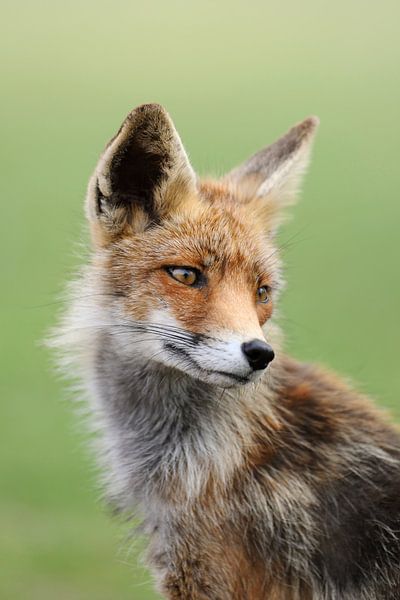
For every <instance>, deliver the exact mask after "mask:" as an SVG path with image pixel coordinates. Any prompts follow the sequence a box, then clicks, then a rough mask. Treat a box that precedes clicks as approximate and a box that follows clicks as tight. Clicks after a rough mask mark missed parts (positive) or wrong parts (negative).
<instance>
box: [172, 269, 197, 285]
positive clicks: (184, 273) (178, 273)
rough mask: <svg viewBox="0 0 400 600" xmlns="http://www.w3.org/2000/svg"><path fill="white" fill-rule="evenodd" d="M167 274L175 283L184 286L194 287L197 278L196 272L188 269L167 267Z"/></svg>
mask: <svg viewBox="0 0 400 600" xmlns="http://www.w3.org/2000/svg"><path fill="white" fill-rule="evenodd" d="M167 272H168V273H169V274H170V275H171V277H173V278H174V279H176V281H179V282H180V283H184V284H185V285H195V284H196V283H197V281H198V278H199V275H198V272H197V270H196V269H191V268H190V267H167Z"/></svg>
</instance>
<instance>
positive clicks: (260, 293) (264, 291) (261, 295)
mask: <svg viewBox="0 0 400 600" xmlns="http://www.w3.org/2000/svg"><path fill="white" fill-rule="evenodd" d="M269 291H270V290H269V287H268V286H266V285H263V286H262V287H259V288H258V290H257V302H260V303H261V304H267V302H269Z"/></svg>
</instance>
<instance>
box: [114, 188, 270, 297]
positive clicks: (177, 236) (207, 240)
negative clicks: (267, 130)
mask: <svg viewBox="0 0 400 600" xmlns="http://www.w3.org/2000/svg"><path fill="white" fill-rule="evenodd" d="M216 188H217V190H218V194H221V193H222V192H221V186H220V185H219V184H217V186H216ZM209 193H210V183H209V182H208V183H207V194H208V198H207V200H208V201H207V202H204V201H203V198H202V195H201V191H200V194H199V197H198V198H197V199H191V201H190V202H188V203H186V204H184V205H183V206H184V207H183V209H182V210H181V211H180V212H178V213H176V214H174V215H172V216H171V217H170V218H168V219H166V220H164V221H163V222H162V223H161V224H160V225H156V226H154V227H151V228H149V229H147V230H145V231H144V232H141V233H138V234H132V235H125V236H124V237H123V238H122V239H121V240H120V241H119V242H117V243H116V244H115V246H114V249H115V253H116V258H117V259H118V257H119V258H122V257H121V252H120V250H121V249H123V255H124V257H125V258H129V255H131V260H132V263H133V267H134V268H135V267H136V268H139V269H140V268H141V267H142V268H143V269H147V268H150V269H151V268H158V267H162V266H167V265H181V266H192V267H197V268H199V269H207V270H210V271H213V272H219V273H220V274H221V275H224V274H225V275H228V274H229V272H230V273H233V272H235V273H236V274H237V273H238V272H240V273H241V274H242V275H246V279H248V280H249V282H254V281H258V280H261V279H265V278H268V279H270V280H271V282H270V284H271V286H272V285H273V281H272V280H273V278H274V273H275V272H276V271H277V270H278V266H279V265H278V262H277V260H276V256H275V255H274V246H273V245H272V243H271V241H270V240H269V239H268V236H267V235H266V234H265V232H264V229H263V228H262V226H260V225H259V224H258V223H257V220H256V219H254V218H252V214H251V212H250V211H247V210H246V207H245V206H242V205H235V204H234V203H232V204H227V203H224V204H222V203H221V204H220V203H219V201H218V199H217V198H218V197H217V198H216V200H215V202H210V201H209V199H210V194H209ZM226 193H227V194H231V192H230V190H229V188H226ZM111 253H113V250H112V248H111ZM273 255H274V256H273ZM139 259H140V260H139ZM241 279H242V278H241Z"/></svg>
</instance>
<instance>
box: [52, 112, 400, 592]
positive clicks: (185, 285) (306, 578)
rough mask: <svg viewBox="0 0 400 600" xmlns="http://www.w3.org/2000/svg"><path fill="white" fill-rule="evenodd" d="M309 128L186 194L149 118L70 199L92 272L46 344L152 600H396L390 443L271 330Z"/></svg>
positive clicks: (116, 143)
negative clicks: (122, 516) (125, 522)
mask: <svg viewBox="0 0 400 600" xmlns="http://www.w3.org/2000/svg"><path fill="white" fill-rule="evenodd" d="M316 126H317V120H316V119H315V118H309V119H306V120H305V121H304V122H302V123H300V124H299V125H297V126H295V127H294V128H293V129H291V130H290V131H289V132H288V133H287V134H286V135H285V136H283V137H282V138H281V139H279V140H278V141H277V142H275V143H274V144H272V145H271V146H270V147H268V148H266V149H264V150H262V151H260V152H259V153H257V154H256V155H254V156H253V157H252V158H250V159H249V160H248V161H247V162H246V163H244V164H243V165H242V166H241V167H238V168H236V169H234V170H233V171H232V172H231V173H228V175H226V176H225V177H224V178H223V179H220V180H218V181H214V180H212V181H211V180H210V181H203V182H202V181H199V180H198V179H197V177H196V176H195V174H194V172H193V169H192V167H191V166H190V163H189V161H188V158H187V155H186V153H185V151H184V149H183V146H182V143H181V141H180V138H179V136H178V134H177V132H176V130H175V128H174V126H173V124H172V122H171V120H170V118H169V116H168V114H167V113H166V112H165V110H164V109H163V108H162V107H160V106H158V105H144V106H141V107H139V108H137V109H135V110H134V111H132V112H131V113H130V114H129V115H128V117H127V119H126V120H125V121H124V123H123V125H122V126H121V129H120V130H119V132H118V133H117V135H116V136H115V137H114V138H113V139H112V140H111V142H110V143H109V144H108V146H107V147H106V149H105V150H104V152H103V154H102V156H101V158H100V160H99V163H98V165H97V167H96V170H95V172H94V175H93V176H92V178H91V180H90V183H89V189H88V196H87V205H86V207H87V215H88V218H89V222H90V227H91V234H92V241H93V255H92V259H91V261H90V264H89V265H88V266H87V267H86V268H85V270H84V272H83V273H82V276H81V278H80V279H79V281H78V282H77V283H75V284H74V285H73V287H72V293H71V295H72V297H73V301H72V305H71V309H70V311H69V312H68V314H67V315H66V316H65V318H64V320H63V323H62V325H61V327H60V329H59V331H58V334H57V343H58V344H59V345H60V346H62V347H63V348H64V350H65V353H64V355H65V361H66V364H67V365H69V366H70V368H71V369H73V374H78V375H79V377H80V378H81V380H82V381H83V384H84V388H85V389H86V391H87V396H88V399H89V406H90V408H91V414H92V415H93V422H94V423H95V426H96V428H97V429H98V431H99V438H98V440H99V446H98V448H99V456H100V459H101V462H102V465H103V468H104V473H105V479H106V481H105V485H106V489H107V493H108V497H109V499H110V502H112V504H113V505H114V506H115V507H117V509H119V510H120V511H123V512H124V513H126V514H131V513H132V512H133V510H135V511H139V513H140V514H141V516H142V519H143V527H144V530H145V531H146V533H147V534H148V537H149V550H148V563H149V565H150V566H151V568H152V570H153V572H154V574H155V577H156V580H157V585H158V589H159V590H160V591H161V593H162V594H163V595H164V596H165V597H166V598H169V599H187V600H189V599H193V600H198V599H202V600H205V599H208V600H228V599H234V600H261V599H268V600H378V599H379V600H395V599H399V598H400V571H399V568H400V565H399V562H400V469H399V458H400V439H399V436H398V434H397V433H396V431H395V430H394V429H393V428H392V427H391V426H390V425H388V424H387V423H386V422H385V421H384V419H383V417H382V416H381V415H380V414H379V413H378V411H377V410H376V409H375V408H374V407H373V406H372V405H370V403H369V401H368V400H366V399H365V398H363V397H361V396H360V395H358V394H357V393H355V392H354V391H352V390H350V389H349V388H348V387H347V386H346V384H344V383H342V382H341V381H340V380H338V379H337V378H336V377H334V376H332V375H331V374H329V373H326V372H324V371H322V370H320V369H317V368H315V367H313V366H310V365H304V364H300V363H298V362H296V361H294V360H292V359H290V358H288V357H287V356H286V355H285V354H284V353H282V351H281V341H280V338H281V336H280V333H279V330H278V328H277V326H276V325H275V324H274V323H273V317H272V313H273V308H274V306H275V305H276V303H277V301H278V295H279V290H280V288H281V285H282V278H281V266H280V261H279V256H278V249H277V247H276V245H275V232H276V230H277V227H278V226H279V224H280V222H281V220H282V216H283V214H284V212H285V207H286V206H287V205H288V204H290V203H291V202H292V201H293V199H294V196H295V193H296V189H297V186H298V183H299V179H300V177H301V175H302V173H303V171H304V169H305V167H306V165H307V161H308V156H309V152H310V146H311V141H312V138H313V134H314V131H315V129H316ZM274 355H275V356H274ZM272 359H273V360H272Z"/></svg>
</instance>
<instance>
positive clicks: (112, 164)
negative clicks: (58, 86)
mask: <svg viewBox="0 0 400 600" xmlns="http://www.w3.org/2000/svg"><path fill="white" fill-rule="evenodd" d="M316 125H317V120H316V119H315V118H309V119H307V120H305V121H303V122H302V123H300V124H299V125H297V126H295V127H294V128H293V129H291V130H290V131H289V132H288V133H287V134H286V135H285V136H284V137H282V138H281V139H280V140H278V141H277V142H275V143H274V144H273V145H272V146H270V147H268V148H266V149H264V150H262V151H261V152H259V153H257V154H255V155H254V156H253V157H252V158H250V159H249V160H248V161H247V162H246V163H244V164H243V165H242V166H241V167H238V168H236V169H234V170H233V171H232V172H231V173H229V174H227V175H226V176H225V177H224V178H223V179H221V180H219V181H205V182H201V181H199V180H198V178H197V177H196V175H195V173H194V171H193V169H192V167H191V165H190V163H189V160H188V157H187V155H186V152H185V150H184V148H183V146H182V142H181V140H180V138H179V136H178V134H177V132H176V130H175V128H174V125H173V123H172V121H171V119H170V117H169V116H168V114H167V113H166V111H165V110H164V109H163V108H162V107H160V106H159V105H144V106H141V107H139V108H137V109H135V110H134V111H132V112H131V113H130V114H129V115H128V117H127V119H126V120H125V121H124V123H123V124H122V126H121V128H120V130H119V132H118V133H117V135H116V136H115V137H114V138H113V139H112V140H111V142H110V143H109V144H108V146H107V147H106V149H105V151H104V153H103V155H102V156H101V158H100V160H99V163H98V165H97V167H96V170H95V172H94V174H93V176H92V178H91V180H90V183H89V189H88V197H87V214H88V218H89V221H90V225H91V233H92V239H93V244H94V249H95V259H94V263H95V268H96V270H97V273H98V274H99V277H98V278H97V281H100V286H101V293H103V294H104V295H105V296H106V297H107V298H110V299H111V303H110V305H109V306H108V313H109V314H108V315H107V322H109V323H110V327H109V333H110V340H111V342H110V343H112V344H113V349H114V350H115V351H117V352H118V353H119V354H120V355H121V358H122V359H123V360H125V361H128V362H129V361H132V363H134V362H135V361H138V360H139V361H145V362H147V363H152V362H155V363H158V364H161V365H164V366H165V367H168V368H173V369H176V370H177V372H183V373H186V374H187V375H189V376H191V377H194V378H197V379H201V380H203V381H207V382H209V383H210V384H215V385H219V386H223V387H230V386H234V385H240V384H246V383H248V382H252V381H255V380H256V379H257V378H258V377H259V376H260V374H261V373H262V372H263V371H264V369H266V368H267V366H268V364H269V363H270V362H271V361H272V360H273V358H274V349H273V348H272V346H271V344H270V339H269V322H270V319H271V316H272V313H273V308H274V304H275V303H276V298H277V294H278V292H279V288H280V283H281V275H280V262H279V257H278V254H277V249H276V247H275V245H274V237H275V232H276V229H277V226H278V225H279V223H280V221H281V219H282V215H283V213H284V208H285V206H287V205H288V204H289V203H290V202H291V201H292V199H293V197H294V194H295V192H296V188H297V184H298V181H299V176H300V175H301V174H302V172H303V171H304V169H305V167H306V165H307V161H308V156H309V151H310V147H311V140H312V138H313V133H314V130H315V128H316Z"/></svg>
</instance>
